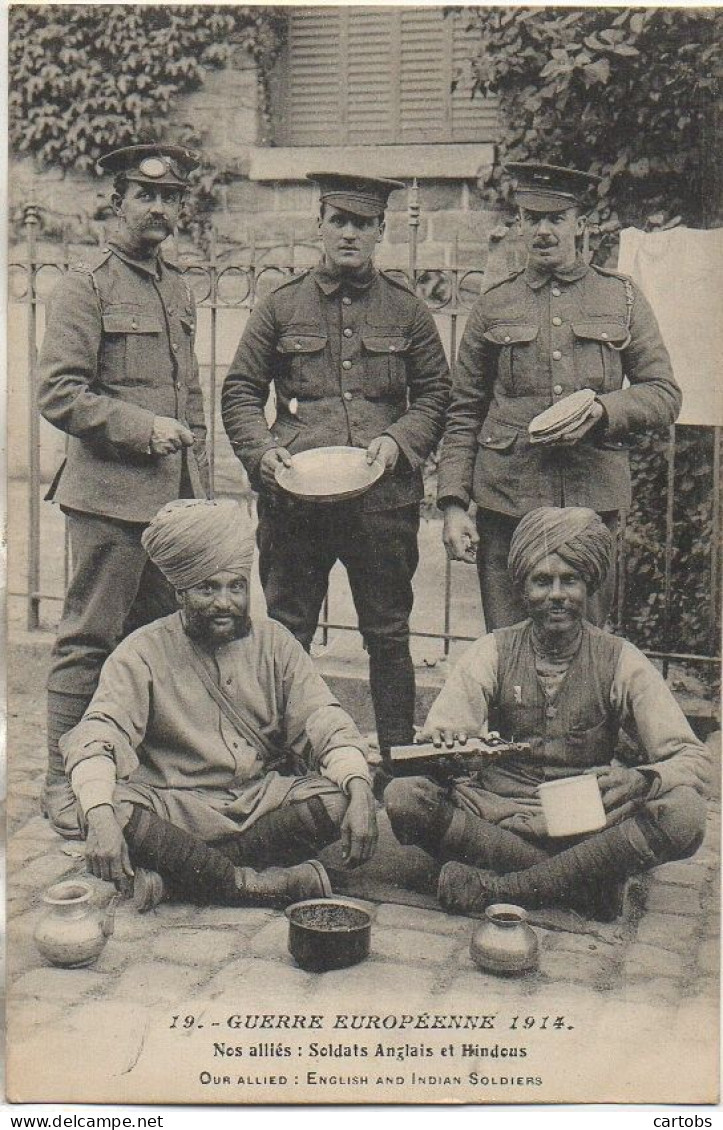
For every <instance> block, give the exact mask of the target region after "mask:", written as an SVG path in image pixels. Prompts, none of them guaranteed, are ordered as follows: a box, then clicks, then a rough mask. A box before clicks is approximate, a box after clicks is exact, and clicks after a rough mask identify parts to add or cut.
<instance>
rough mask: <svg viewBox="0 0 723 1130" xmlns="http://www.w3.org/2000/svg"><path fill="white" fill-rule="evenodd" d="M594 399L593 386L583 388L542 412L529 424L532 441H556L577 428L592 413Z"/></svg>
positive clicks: (528, 428)
mask: <svg viewBox="0 0 723 1130" xmlns="http://www.w3.org/2000/svg"><path fill="white" fill-rule="evenodd" d="M594 400H595V393H594V392H593V390H592V389H591V388H581V389H579V390H578V391H577V392H572V393H570V395H569V396H565V397H564V398H563V399H562V400H558V402H557V404H553V405H551V407H550V408H546V409H545V411H544V412H540V415H539V416H535V418H534V420H531V421H530V423H529V424H528V426H527V430H528V432H529V435H530V443H554V441H555V440H556V439H560V438H561V437H562V436H564V435H566V433H567V432H569V431H571V430H572V429H573V428H577V427H578V426H579V425H580V424H581V423H582V422H583V420H586V419H587V417H588V416H589V415H590V410H591V409H592V406H593V402H594Z"/></svg>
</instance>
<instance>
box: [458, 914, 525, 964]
mask: <svg viewBox="0 0 723 1130" xmlns="http://www.w3.org/2000/svg"><path fill="white" fill-rule="evenodd" d="M539 951H540V946H539V942H538V940H537V934H536V933H535V931H534V930H533V929H532V927H531V926H530V925H529V924H528V922H527V914H526V912H525V911H524V910H523V909H522V907H521V906H513V905H512V904H511V903H502V902H500V903H495V904H494V905H493V906H488V907H487V909H486V911H485V918H484V921H483V922H480V923H479V925H478V926H475V929H474V933H473V934H472V940H471V942H470V947H469V952H470V955H471V957H472V960H473V961H474V963H475V965H478V966H479V968H480V969H484V970H486V971H487V972H489V973H528V972H529V971H530V970H532V969H537V965H538V960H539Z"/></svg>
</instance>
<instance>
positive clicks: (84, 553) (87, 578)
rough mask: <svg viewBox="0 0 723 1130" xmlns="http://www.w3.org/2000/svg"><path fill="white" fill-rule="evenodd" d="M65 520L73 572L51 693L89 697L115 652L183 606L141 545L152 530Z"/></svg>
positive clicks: (86, 517)
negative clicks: (124, 641)
mask: <svg viewBox="0 0 723 1130" xmlns="http://www.w3.org/2000/svg"><path fill="white" fill-rule="evenodd" d="M66 515H67V520H68V532H69V536H70V549H71V559H72V574H71V578H70V584H69V586H68V592H67V594H66V597H65V604H64V605H63V613H62V616H61V620H60V625H59V627H58V634H57V637H56V640H55V646H54V647H53V651H52V657H51V665H50V674H49V676H48V690H49V691H59V692H61V693H63V694H70V695H77V696H79V697H81V696H83V697H86V698H89V697H90V696H91V695H92V694H93V692H94V691H95V688H96V685H97V683H98V676H99V675H100V669H101V667H102V666H103V664H104V662H105V660H106V659H107V657H108V656H109V655H110V653H111V651H113V649H114V647H116V645H117V644H118V643H120V641H121V640H122V639H124V638H125V637H126V636H127V635H129V634H130V632H133V631H135V629H136V628H140V627H142V626H143V625H144V624H149V623H150V622H151V621H152V620H156V619H158V617H159V616H168V615H169V614H170V613H171V612H175V610H176V609H177V607H178V605H177V603H176V597H175V593H174V591H173V588H172V587H171V585H170V584H169V583H168V581H167V580H166V579H165V577H164V576H163V574H162V573H161V572H160V571H159V570H158V569H157V568H156V566H155V565H154V564H153V563H152V562H151V561H149V559H148V555H147V554H146V551H145V550H144V549H143V546H142V545H141V534H142V533H143V530H144V529H145V525H143V524H141V523H136V522H119V521H116V520H115V519H112V518H105V517H103V516H101V515H96V514H81V513H79V512H77V511H74V510H68V511H66Z"/></svg>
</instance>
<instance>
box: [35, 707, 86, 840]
mask: <svg viewBox="0 0 723 1130" xmlns="http://www.w3.org/2000/svg"><path fill="white" fill-rule="evenodd" d="M90 698H91V696H89V695H78V694H67V693H66V692H65V691H52V690H51V691H48V706H47V734H48V764H47V769H46V774H45V780H44V781H43V787H42V790H41V793H40V810H41V812H42V814H43V816H46V817H47V818H48V820H50V823H51V824H52V826H53V828H54V829H55V831H56V832H58V833H59V834H60V835H61V836H63V837H64V838H65V839H66V840H80V839H82V838H83V833H82V831H81V828H80V823H79V820H78V808H77V805H76V801H75V796H74V794H73V790H72V788H71V787H70V781H69V780H68V778H67V777H66V775H65V767H64V765H63V757H62V754H61V752H60V747H59V744H58V743H59V742H60V739H61V738H62V737H63V735H64V734H67V733H68V731H69V730H72V729H73V727H74V726H77V724H78V722H80V720H81V718H82V717H83V715H84V713H85V711H86V708H87V706H88V703H89V702H90Z"/></svg>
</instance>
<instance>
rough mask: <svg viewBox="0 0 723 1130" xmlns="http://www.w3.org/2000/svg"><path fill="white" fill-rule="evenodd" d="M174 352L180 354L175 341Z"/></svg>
mask: <svg viewBox="0 0 723 1130" xmlns="http://www.w3.org/2000/svg"><path fill="white" fill-rule="evenodd" d="M173 352H174V353H178V346H177V345H176V343H175V341H174V343H173Z"/></svg>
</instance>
